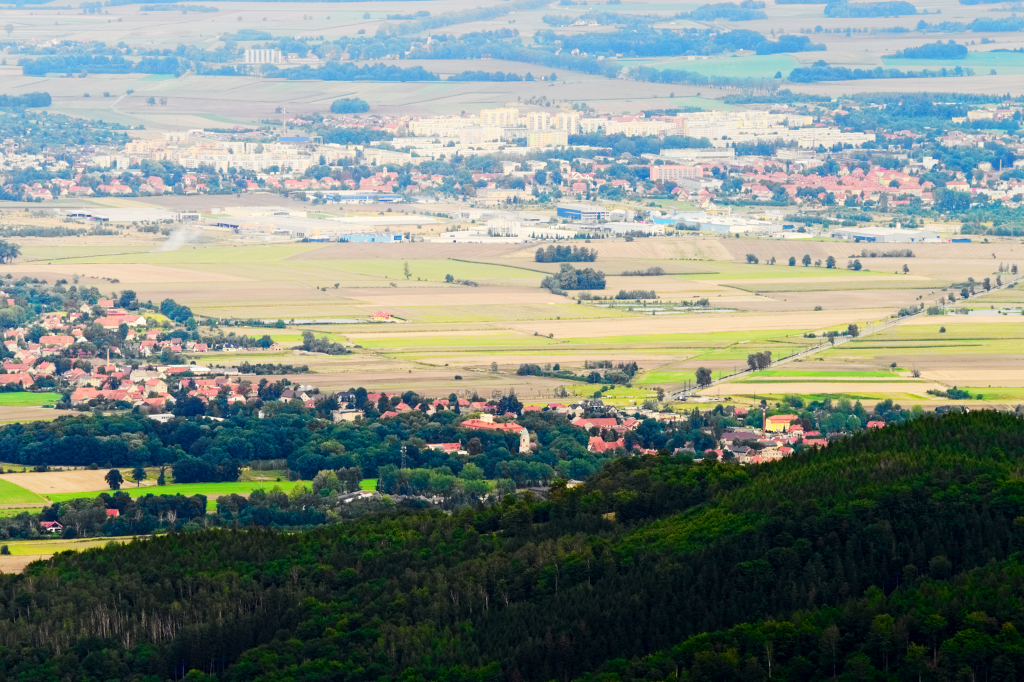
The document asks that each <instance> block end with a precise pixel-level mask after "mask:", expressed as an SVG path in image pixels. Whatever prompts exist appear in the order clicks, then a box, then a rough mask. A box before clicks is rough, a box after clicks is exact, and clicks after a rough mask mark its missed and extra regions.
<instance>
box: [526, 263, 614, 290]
mask: <svg viewBox="0 0 1024 682" xmlns="http://www.w3.org/2000/svg"><path fill="white" fill-rule="evenodd" d="M604 285H605V281H604V273H603V272H601V271H599V270H594V269H593V268H584V269H582V270H577V269H576V268H574V267H573V266H572V265H570V264H569V263H562V265H561V268H560V269H559V271H558V273H557V274H554V275H548V276H547V277H545V278H544V279H543V280H541V283H540V286H541V288H543V289H550V290H551V293H556V294H557V293H561V292H562V291H579V290H582V289H604Z"/></svg>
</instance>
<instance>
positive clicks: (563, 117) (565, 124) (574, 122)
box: [555, 111, 580, 135]
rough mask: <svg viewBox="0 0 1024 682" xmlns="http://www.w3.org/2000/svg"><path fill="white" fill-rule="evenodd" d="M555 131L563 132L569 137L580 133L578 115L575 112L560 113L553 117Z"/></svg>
mask: <svg viewBox="0 0 1024 682" xmlns="http://www.w3.org/2000/svg"><path fill="white" fill-rule="evenodd" d="M555 130H564V131H565V132H567V133H569V134H570V135H577V134H579V132H580V115H579V113H577V112H575V111H561V112H559V113H558V115H557V116H555Z"/></svg>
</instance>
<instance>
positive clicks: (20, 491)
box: [0, 478, 46, 504]
mask: <svg viewBox="0 0 1024 682" xmlns="http://www.w3.org/2000/svg"><path fill="white" fill-rule="evenodd" d="M39 502H46V500H45V499H43V498H42V497H40V496H39V495H36V494H35V493H34V492H31V491H29V490H25V489H24V488H22V487H21V486H20V485H15V484H13V483H11V482H10V481H8V480H6V479H3V478H0V504H26V503H28V504H37V503H39Z"/></svg>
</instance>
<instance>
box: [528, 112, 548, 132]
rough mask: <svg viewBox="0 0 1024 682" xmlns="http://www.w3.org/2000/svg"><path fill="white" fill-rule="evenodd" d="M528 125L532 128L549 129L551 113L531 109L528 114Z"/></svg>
mask: <svg viewBox="0 0 1024 682" xmlns="http://www.w3.org/2000/svg"><path fill="white" fill-rule="evenodd" d="M526 127H527V128H529V129H530V130H549V129H550V128H551V114H549V113H548V112H546V111H531V112H530V113H528V114H527V115H526Z"/></svg>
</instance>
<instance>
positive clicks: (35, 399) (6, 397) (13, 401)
mask: <svg viewBox="0 0 1024 682" xmlns="http://www.w3.org/2000/svg"><path fill="white" fill-rule="evenodd" d="M58 400H60V393H27V392H21V391H18V392H14V393H0V407H38V406H40V405H53V404H54V403H56V402H57V401H58Z"/></svg>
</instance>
